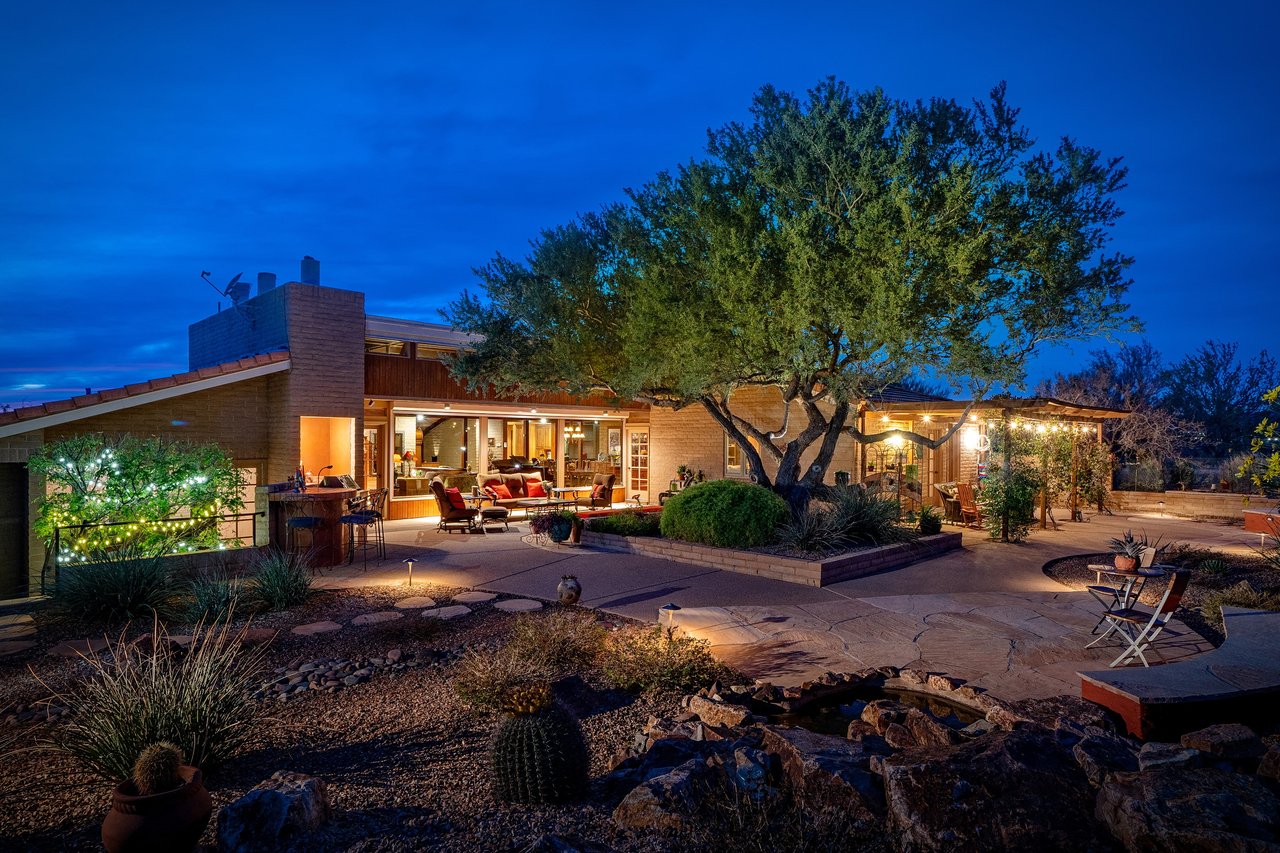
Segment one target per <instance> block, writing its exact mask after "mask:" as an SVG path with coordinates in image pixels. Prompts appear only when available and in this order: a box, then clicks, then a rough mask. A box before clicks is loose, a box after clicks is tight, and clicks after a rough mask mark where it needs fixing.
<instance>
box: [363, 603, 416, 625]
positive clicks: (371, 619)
mask: <svg viewBox="0 0 1280 853" xmlns="http://www.w3.org/2000/svg"><path fill="white" fill-rule="evenodd" d="M432 603H433V604H434V603H435V602H432ZM403 618H404V614H403V613H401V612H400V611H399V610H379V611H377V612H375V613H362V614H361V615H359V616H357V617H356V618H354V619H352V620H351V624H352V625H378V624H381V623H383V622H394V621H395V620H396V619H403Z"/></svg>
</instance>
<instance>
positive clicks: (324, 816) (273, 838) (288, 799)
mask: <svg viewBox="0 0 1280 853" xmlns="http://www.w3.org/2000/svg"><path fill="white" fill-rule="evenodd" d="M332 814H333V807H332V805H331V804H330V802H329V792H328V788H327V787H326V785H325V783H324V780H323V779H317V778H316V777H314V776H306V775H304V774H302V773H291V772H289V771H287V770H280V771H277V772H276V773H274V774H272V776H271V778H270V779H268V780H267V781H265V782H263V783H261V784H259V785H258V786H257V787H255V788H254V789H253V790H251V791H249V792H248V793H247V794H245V795H244V796H243V797H241V798H240V799H238V800H236V801H235V802H233V803H230V804H229V805H226V806H224V807H223V808H222V810H221V811H220V812H219V813H218V832H217V838H218V850H219V853H257V851H267V850H279V849H282V848H284V847H286V846H288V845H289V844H290V843H292V842H293V841H294V840H296V839H297V838H299V837H300V836H302V835H305V834H306V833H308V832H310V831H312V830H314V829H317V828H318V827H320V826H322V825H324V824H325V823H326V822H327V821H328V820H329V819H330V817H332Z"/></svg>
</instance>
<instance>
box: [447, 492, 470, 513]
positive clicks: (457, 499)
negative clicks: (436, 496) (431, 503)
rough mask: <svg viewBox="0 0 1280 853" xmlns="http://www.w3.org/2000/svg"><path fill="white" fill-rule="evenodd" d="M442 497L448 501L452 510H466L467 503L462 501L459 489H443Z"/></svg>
mask: <svg viewBox="0 0 1280 853" xmlns="http://www.w3.org/2000/svg"><path fill="white" fill-rule="evenodd" d="M444 496H445V497H446V498H448V499H449V505H450V506H451V507H453V508H454V509H466V508H467V502H466V501H464V500H463V499H462V491H461V490H459V489H445V490H444Z"/></svg>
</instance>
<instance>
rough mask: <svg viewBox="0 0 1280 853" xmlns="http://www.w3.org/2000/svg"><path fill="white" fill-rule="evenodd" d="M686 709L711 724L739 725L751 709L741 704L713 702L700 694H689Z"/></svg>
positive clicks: (746, 717)
mask: <svg viewBox="0 0 1280 853" xmlns="http://www.w3.org/2000/svg"><path fill="white" fill-rule="evenodd" d="M687 699H688V705H687V706H686V707H688V709H689V710H690V711H691V712H693V713H694V714H697V715H698V718H699V719H700V720H702V721H703V722H706V723H710V724H711V725H713V726H741V725H743V724H745V723H746V722H747V720H748V719H750V717H751V711H749V710H748V709H746V708H744V707H742V706H741V705H730V704H727V703H724V702H713V701H711V700H710V699H704V698H702V697H701V696H689V697H687Z"/></svg>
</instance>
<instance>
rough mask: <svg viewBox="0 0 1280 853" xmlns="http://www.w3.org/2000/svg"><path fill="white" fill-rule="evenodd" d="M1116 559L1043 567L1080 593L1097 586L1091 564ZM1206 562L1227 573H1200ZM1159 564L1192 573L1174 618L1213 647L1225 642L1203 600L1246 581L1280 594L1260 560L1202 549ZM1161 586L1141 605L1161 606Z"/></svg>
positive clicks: (1092, 557)
mask: <svg viewBox="0 0 1280 853" xmlns="http://www.w3.org/2000/svg"><path fill="white" fill-rule="evenodd" d="M1114 557H1115V555H1114V554H1112V553H1111V552H1105V553H1100V554H1079V555H1076V556H1072V557H1063V558H1062V559H1059V560H1053V561H1051V562H1049V563H1047V564H1046V565H1045V567H1044V573H1045V574H1046V575H1048V576H1049V577H1051V578H1053V579H1054V580H1056V581H1058V582H1059V583H1061V584H1063V585H1064V586H1067V587H1070V588H1071V589H1078V590H1083V589H1084V588H1085V587H1086V586H1087V585H1089V584H1096V583H1097V582H1098V580H1097V575H1096V574H1095V573H1094V572H1093V571H1091V570H1090V569H1089V568H1088V566H1089V564H1090V563H1099V564H1106V565H1111V564H1112V561H1113V559H1114ZM1209 559H1220V560H1222V561H1224V562H1225V563H1226V565H1227V571H1226V572H1223V573H1221V574H1212V573H1209V572H1205V571H1202V570H1200V568H1199V567H1200V565H1201V564H1202V563H1203V562H1205V561H1206V560H1209ZM1157 562H1159V563H1169V564H1172V565H1176V566H1179V567H1181V568H1184V569H1187V570H1189V571H1190V572H1192V575H1191V583H1190V584H1189V585H1188V586H1187V591H1186V593H1185V594H1184V595H1183V597H1182V604H1181V606H1180V607H1179V608H1178V613H1177V618H1178V619H1180V620H1182V622H1183V624H1185V625H1186V626H1187V627H1189V628H1191V629H1192V630H1194V631H1195V632H1196V633H1198V634H1200V636H1202V637H1204V638H1205V639H1206V640H1208V641H1209V642H1211V643H1212V644H1213V645H1215V646H1220V645H1222V642H1223V640H1224V639H1225V638H1224V637H1223V635H1222V631H1221V629H1220V628H1219V627H1218V626H1216V625H1215V624H1214V623H1212V622H1210V621H1209V620H1208V619H1206V618H1205V616H1204V614H1203V613H1202V612H1201V610H1200V608H1201V605H1203V604H1204V602H1205V599H1206V598H1207V597H1208V596H1210V595H1212V594H1213V593H1216V592H1221V591H1223V590H1225V589H1228V588H1230V587H1233V586H1235V585H1236V584H1238V583H1240V582H1241V581H1247V582H1248V583H1249V585H1250V586H1252V587H1253V588H1254V589H1256V590H1258V591H1260V592H1277V593H1280V571H1278V570H1276V568H1275V567H1273V566H1272V565H1271V564H1270V563H1268V562H1267V561H1266V560H1264V559H1262V558H1261V557H1258V556H1255V555H1252V554H1225V553H1221V552H1213V551H1208V550H1201V549H1192V550H1187V549H1183V550H1181V551H1177V552H1174V553H1173V554H1170V555H1163V556H1161V557H1159V558H1157ZM1164 589H1165V587H1164V584H1162V583H1149V584H1147V586H1146V588H1145V589H1144V590H1143V592H1142V597H1141V599H1140V600H1141V602H1142V603H1143V604H1144V605H1146V606H1148V607H1154V606H1156V605H1157V604H1159V603H1160V597H1161V596H1162V595H1164Z"/></svg>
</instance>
